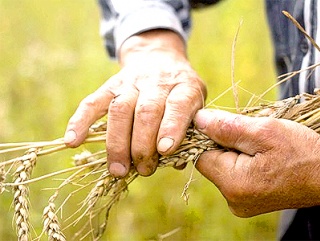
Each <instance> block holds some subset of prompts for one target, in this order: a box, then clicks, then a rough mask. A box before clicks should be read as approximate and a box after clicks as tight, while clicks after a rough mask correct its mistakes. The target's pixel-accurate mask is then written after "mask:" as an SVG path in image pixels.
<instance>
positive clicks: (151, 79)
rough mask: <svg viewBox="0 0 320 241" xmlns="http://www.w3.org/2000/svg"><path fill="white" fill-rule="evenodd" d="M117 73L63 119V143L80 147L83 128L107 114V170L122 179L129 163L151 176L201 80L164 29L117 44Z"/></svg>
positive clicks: (180, 130)
mask: <svg viewBox="0 0 320 241" xmlns="http://www.w3.org/2000/svg"><path fill="white" fill-rule="evenodd" d="M120 63H121V65H122V69H121V71H120V72H119V73H118V74H116V75H114V76H113V77H111V78H110V79H109V80H108V81H107V82H106V83H105V84H104V85H102V86H101V87H100V88H99V89H98V90H97V91H95V92H94V93H93V94H91V95H89V96H88V97H86V98H85V99H84V100H83V101H82V102H81V103H80V105H79V107H78V109H77V110H76V112H75V114H74V115H73V116H72V117H71V119H70V120H69V123H68V126H67V130H66V134H65V143H66V145H68V146H71V147H76V146H78V145H80V144H81V143H82V142H83V141H84V139H85V137H86V136H87V133H88V129H89V127H90V125H92V124H93V123H94V122H95V121H96V120H98V119H99V118H101V117H102V116H104V115H106V114H107V113H108V124H107V130H108V131H107V136H106V146H107V155H108V168H109V171H110V173H111V174H113V175H114V176H115V177H123V176H125V175H126V174H127V173H128V171H129V167H130V164H131V162H133V164H134V166H135V167H136V169H137V171H138V172H139V174H141V175H144V176H147V175H151V174H152V173H153V172H154V171H155V170H156V167H157V164H158V152H159V153H160V154H162V155H168V154H170V153H172V152H174V151H175V150H176V149H177V147H178V146H179V145H180V143H181V141H182V140H183V138H184V136H185V132H186V129H187V128H188V126H189V124H190V123H191V121H192V118H193V117H194V114H195V112H196V111H197V110H198V109H200V108H201V107H202V106H203V102H204V98H205V96H206V88H205V84H204V82H203V81H202V80H201V79H200V78H199V76H198V75H197V74H196V72H195V71H194V70H193V69H192V68H191V66H190V64H189V62H188V60H187V58H186V54H185V46H184V43H183V41H182V40H181V39H180V37H179V36H177V35H176V34H175V33H173V32H171V31H167V30H159V31H150V32H146V33H143V34H141V35H138V36H134V37H131V38H130V39H128V40H127V41H126V42H125V43H124V45H123V46H122V48H121V52H120Z"/></svg>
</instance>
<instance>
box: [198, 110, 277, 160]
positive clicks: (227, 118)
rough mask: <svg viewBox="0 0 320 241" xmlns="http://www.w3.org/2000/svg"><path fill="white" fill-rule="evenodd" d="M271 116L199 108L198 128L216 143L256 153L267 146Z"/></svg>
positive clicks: (252, 153) (244, 151) (248, 152)
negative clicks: (263, 116)
mask: <svg viewBox="0 0 320 241" xmlns="http://www.w3.org/2000/svg"><path fill="white" fill-rule="evenodd" d="M269 119H271V118H257V117H249V116H244V115H239V114H233V113H230V112H227V111H221V110H206V109H202V110H199V111H198V112H197V114H196V116H195V118H194V122H195V126H196V128H197V129H198V130H199V131H201V132H203V133H204V134H206V135H207V136H208V137H209V138H210V139H212V140H213V141H215V142H216V143H218V144H220V145H222V146H224V147H227V148H232V149H236V150H238V151H240V152H243V153H246V154H249V155H254V154H256V153H257V152H259V151H261V150H262V149H263V150H265V149H266V148H267V147H266V145H267V143H268V142H266V141H267V139H268V137H270V132H271V129H272V125H269V124H271V122H269Z"/></svg>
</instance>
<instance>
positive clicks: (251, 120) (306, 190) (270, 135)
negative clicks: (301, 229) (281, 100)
mask: <svg viewBox="0 0 320 241" xmlns="http://www.w3.org/2000/svg"><path fill="white" fill-rule="evenodd" d="M195 124H196V128H197V129H199V130H200V131H201V132H203V133H205V134H207V135H208V136H209V137H210V138H211V139H212V140H214V141H215V142H216V143H218V144H220V145H222V146H224V147H227V148H230V151H221V150H218V151H216V150H215V151H209V152H205V153H204V154H202V155H201V156H200V158H199V160H198V161H197V163H196V167H197V169H198V170H199V171H200V172H201V173H202V174H203V175H204V176H205V177H206V178H208V179H209V180H210V181H211V182H213V183H214V184H215V185H216V186H217V188H218V189H219V190H220V192H221V193H222V194H223V196H224V197H225V198H226V200H227V202H228V205H229V208H230V209H231V211H232V212H233V213H234V214H235V215H237V216H240V217H250V216H255V215H258V214H262V213H267V212H271V211H275V210H282V209H288V208H301V207H310V206H315V205H319V204H320V185H319V184H320V178H319V176H320V175H319V167H320V165H319V164H320V155H319V154H320V153H319V152H320V142H319V135H318V134H317V133H316V132H315V131H313V130H311V129H309V128H307V127H305V126H303V125H301V124H298V123H295V122H293V121H289V120H284V119H275V118H269V117H262V118H257V117H248V116H243V115H237V114H231V113H228V112H225V111H218V110H214V111H209V110H200V111H198V112H197V114H196V116H195Z"/></svg>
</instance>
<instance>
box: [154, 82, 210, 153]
mask: <svg viewBox="0 0 320 241" xmlns="http://www.w3.org/2000/svg"><path fill="white" fill-rule="evenodd" d="M203 103H204V96H203V95H202V90H201V89H200V88H197V87H196V86H190V85H187V84H179V85H177V86H175V87H174V88H173V89H172V91H171V92H170V94H169V96H168V98H167V101H166V108H165V112H164V116H163V119H162V122H161V124H160V129H159V134H158V147H157V149H158V151H159V153H160V154H162V155H169V154H172V152H174V151H175V150H176V149H177V148H178V146H179V145H180V143H181V142H182V140H183V138H184V137H185V133H186V130H187V128H188V126H189V125H190V123H191V120H192V118H193V117H194V115H195V113H196V111H197V110H199V109H200V108H202V107H203Z"/></svg>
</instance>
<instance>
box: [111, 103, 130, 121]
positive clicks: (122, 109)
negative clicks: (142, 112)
mask: <svg viewBox="0 0 320 241" xmlns="http://www.w3.org/2000/svg"><path fill="white" fill-rule="evenodd" d="M132 109H133V106H132V103H131V102H130V101H128V100H123V101H119V100H117V99H115V100H114V101H112V102H111V103H110V105H109V111H108V113H109V117H114V116H127V115H128V113H130V112H131V110H132Z"/></svg>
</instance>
